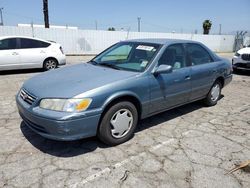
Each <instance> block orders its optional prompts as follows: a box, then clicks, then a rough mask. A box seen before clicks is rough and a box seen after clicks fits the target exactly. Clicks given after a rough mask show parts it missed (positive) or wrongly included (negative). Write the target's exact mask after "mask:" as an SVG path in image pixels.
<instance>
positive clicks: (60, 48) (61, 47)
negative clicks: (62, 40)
mask: <svg viewBox="0 0 250 188" xmlns="http://www.w3.org/2000/svg"><path fill="white" fill-rule="evenodd" d="M60 50H61V52H62V54H64V53H63V49H62V47H61V46H60Z"/></svg>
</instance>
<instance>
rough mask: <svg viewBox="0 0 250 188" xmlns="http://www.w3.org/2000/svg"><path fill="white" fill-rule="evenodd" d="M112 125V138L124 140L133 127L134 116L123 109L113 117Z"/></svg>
mask: <svg viewBox="0 0 250 188" xmlns="http://www.w3.org/2000/svg"><path fill="white" fill-rule="evenodd" d="M110 124H111V134H112V136H113V137H115V138H122V137H124V136H125V135H127V134H128V132H129V131H130V129H131V127H132V125H133V115H132V113H131V112H130V111H129V110H128V109H121V110H119V111H117V112H116V113H115V114H114V115H113V116H112V118H111V120H110Z"/></svg>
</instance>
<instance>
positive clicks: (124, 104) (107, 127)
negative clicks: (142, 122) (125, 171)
mask: <svg viewBox="0 0 250 188" xmlns="http://www.w3.org/2000/svg"><path fill="white" fill-rule="evenodd" d="M123 109H127V110H128V111H129V112H131V114H132V118H133V121H132V123H131V126H130V129H129V130H128V132H127V133H126V134H125V135H124V136H123V137H121V138H115V137H114V136H113V135H112V133H111V129H112V125H111V118H113V117H114V115H115V114H116V113H117V112H119V111H122V110H123ZM137 122H138V112H137V109H136V107H135V105H134V104H132V103H131V102H128V101H121V102H119V103H116V104H115V105H113V106H111V107H110V108H109V109H108V110H107V111H106V112H105V114H104V116H103V118H102V120H101V122H100V125H99V129H98V133H97V136H98V138H99V139H100V140H101V141H102V142H104V143H105V144H107V145H110V146H114V145H118V144H121V143H124V142H126V141H127V140H129V139H130V138H132V137H133V135H134V131H135V129H136V126H137Z"/></svg>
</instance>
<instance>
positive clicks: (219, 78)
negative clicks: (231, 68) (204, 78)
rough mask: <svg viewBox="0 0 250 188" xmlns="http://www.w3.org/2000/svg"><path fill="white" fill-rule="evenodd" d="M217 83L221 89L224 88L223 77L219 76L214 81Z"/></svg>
mask: <svg viewBox="0 0 250 188" xmlns="http://www.w3.org/2000/svg"><path fill="white" fill-rule="evenodd" d="M216 81H219V82H220V83H221V86H222V88H223V87H224V84H225V79H224V77H223V76H219V77H218V78H216V79H215V82H216Z"/></svg>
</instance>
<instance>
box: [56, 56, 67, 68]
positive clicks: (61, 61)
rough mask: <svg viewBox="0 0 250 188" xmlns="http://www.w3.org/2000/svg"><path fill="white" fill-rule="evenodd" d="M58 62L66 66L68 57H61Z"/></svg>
mask: <svg viewBox="0 0 250 188" xmlns="http://www.w3.org/2000/svg"><path fill="white" fill-rule="evenodd" d="M57 61H58V65H59V66H61V65H66V56H65V55H61V56H60V57H58V58H57Z"/></svg>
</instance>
